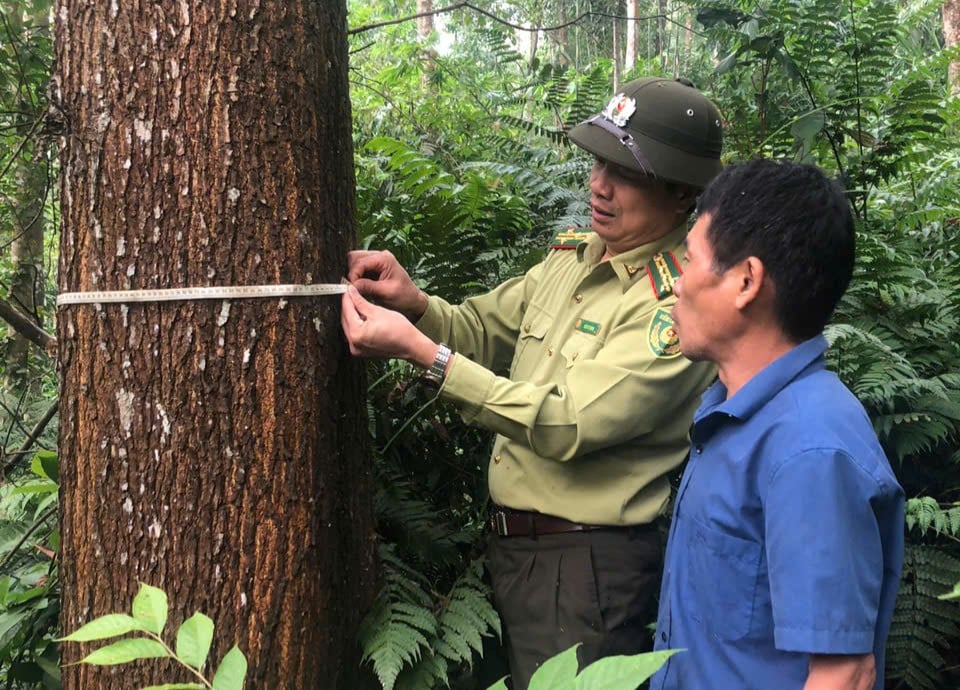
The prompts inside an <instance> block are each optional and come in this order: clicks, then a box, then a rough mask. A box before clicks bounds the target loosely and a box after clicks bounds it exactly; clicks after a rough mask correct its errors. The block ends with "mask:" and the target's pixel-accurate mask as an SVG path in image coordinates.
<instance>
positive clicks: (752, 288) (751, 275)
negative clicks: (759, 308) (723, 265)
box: [733, 256, 767, 311]
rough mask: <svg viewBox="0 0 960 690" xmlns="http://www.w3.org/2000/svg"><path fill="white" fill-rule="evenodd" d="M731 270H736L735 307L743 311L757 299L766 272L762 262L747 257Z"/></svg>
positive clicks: (765, 278) (762, 286)
mask: <svg viewBox="0 0 960 690" xmlns="http://www.w3.org/2000/svg"><path fill="white" fill-rule="evenodd" d="M733 270H736V279H737V294H736V298H735V300H736V305H737V309H739V310H740V311H743V310H744V309H746V308H747V307H749V306H750V305H752V304H755V303H756V302H757V300H758V299H759V297H760V294H761V291H762V290H763V288H764V282H765V281H766V280H767V272H766V268H765V267H764V265H763V262H762V261H760V259H758V258H757V257H755V256H748V257H747V258H746V259H744V260H743V261H741V262H740V263H739V264H738V265H737V266H736V267H735V268H734V269H733Z"/></svg>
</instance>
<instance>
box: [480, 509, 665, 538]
mask: <svg viewBox="0 0 960 690" xmlns="http://www.w3.org/2000/svg"><path fill="white" fill-rule="evenodd" d="M598 529H636V530H643V531H646V530H648V529H654V527H653V525H636V526H630V527H618V526H615V525H582V524H580V523H579V522H570V521H569V520H564V519H563V518H559V517H554V516H553V515H544V514H543V513H534V512H531V511H527V510H511V509H509V508H501V507H500V506H493V507H492V508H491V509H490V531H491V532H493V533H494V534H497V535H499V536H501V537H536V536H538V535H546V534H563V533H565V532H592V531H594V530H598Z"/></svg>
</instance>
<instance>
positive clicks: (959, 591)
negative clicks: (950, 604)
mask: <svg viewBox="0 0 960 690" xmlns="http://www.w3.org/2000/svg"><path fill="white" fill-rule="evenodd" d="M937 599H943V600H945V601H950V600H952V599H960V582H958V583H957V584H955V585H954V586H953V590H952V591H950V592H947V593H946V594H941V595H940V596H938V597H937Z"/></svg>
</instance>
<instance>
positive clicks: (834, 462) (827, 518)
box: [764, 449, 883, 654]
mask: <svg viewBox="0 0 960 690" xmlns="http://www.w3.org/2000/svg"><path fill="white" fill-rule="evenodd" d="M879 494H880V486H879V484H878V482H877V480H876V479H875V478H874V477H873V476H871V475H870V473H869V472H867V471H866V470H865V469H864V468H863V467H861V466H860V465H859V464H858V463H857V462H856V460H855V459H854V458H852V457H851V456H850V455H848V454H847V453H844V452H843V451H840V450H833V449H817V450H810V451H805V452H803V453H800V454H798V455H796V456H794V457H791V458H789V459H787V460H786V461H785V462H783V463H782V464H781V465H780V466H779V467H778V468H777V469H776V470H775V471H774V473H773V475H772V476H771V478H770V482H769V485H768V487H767V491H766V496H765V499H764V514H765V523H766V556H767V563H768V572H769V577H770V595H771V605H772V608H773V622H774V643H775V645H776V648H777V649H779V650H782V651H786V652H806V653H809V654H866V653H868V652H871V651H873V635H874V630H875V626H876V621H877V610H878V607H879V603H880V592H881V585H882V582H883V547H882V544H881V538H880V527H879V524H878V521H877V516H876V514H875V513H874V510H873V506H872V500H873V499H874V498H875V497H876V496H878V495H879Z"/></svg>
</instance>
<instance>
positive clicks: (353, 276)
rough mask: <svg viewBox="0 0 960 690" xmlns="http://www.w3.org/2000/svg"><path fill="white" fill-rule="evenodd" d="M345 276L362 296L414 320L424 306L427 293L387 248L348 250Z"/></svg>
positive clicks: (417, 317) (420, 314)
mask: <svg viewBox="0 0 960 690" xmlns="http://www.w3.org/2000/svg"><path fill="white" fill-rule="evenodd" d="M347 280H348V281H350V283H351V284H352V285H353V286H354V287H355V288H357V291H358V292H359V293H360V294H361V295H363V296H365V297H371V298H373V299H375V300H376V301H377V302H379V303H380V304H382V305H383V306H385V307H387V308H388V309H393V310H394V311H398V312H400V313H401V314H403V315H404V316H406V317H407V319H409V320H410V321H411V322H416V321H417V320H418V319H419V318H420V317H421V316H423V312H425V311H426V310H427V296H426V295H425V294H424V293H423V291H422V290H420V289H419V288H418V287H417V286H416V285H414V284H413V281H412V280H410V276H409V275H408V274H407V272H406V271H405V270H404V269H403V266H401V265H400V262H398V261H397V259H396V257H394V256H393V254H391V253H390V252H386V251H383V252H370V251H359V250H358V251H352V252H348V253H347Z"/></svg>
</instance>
